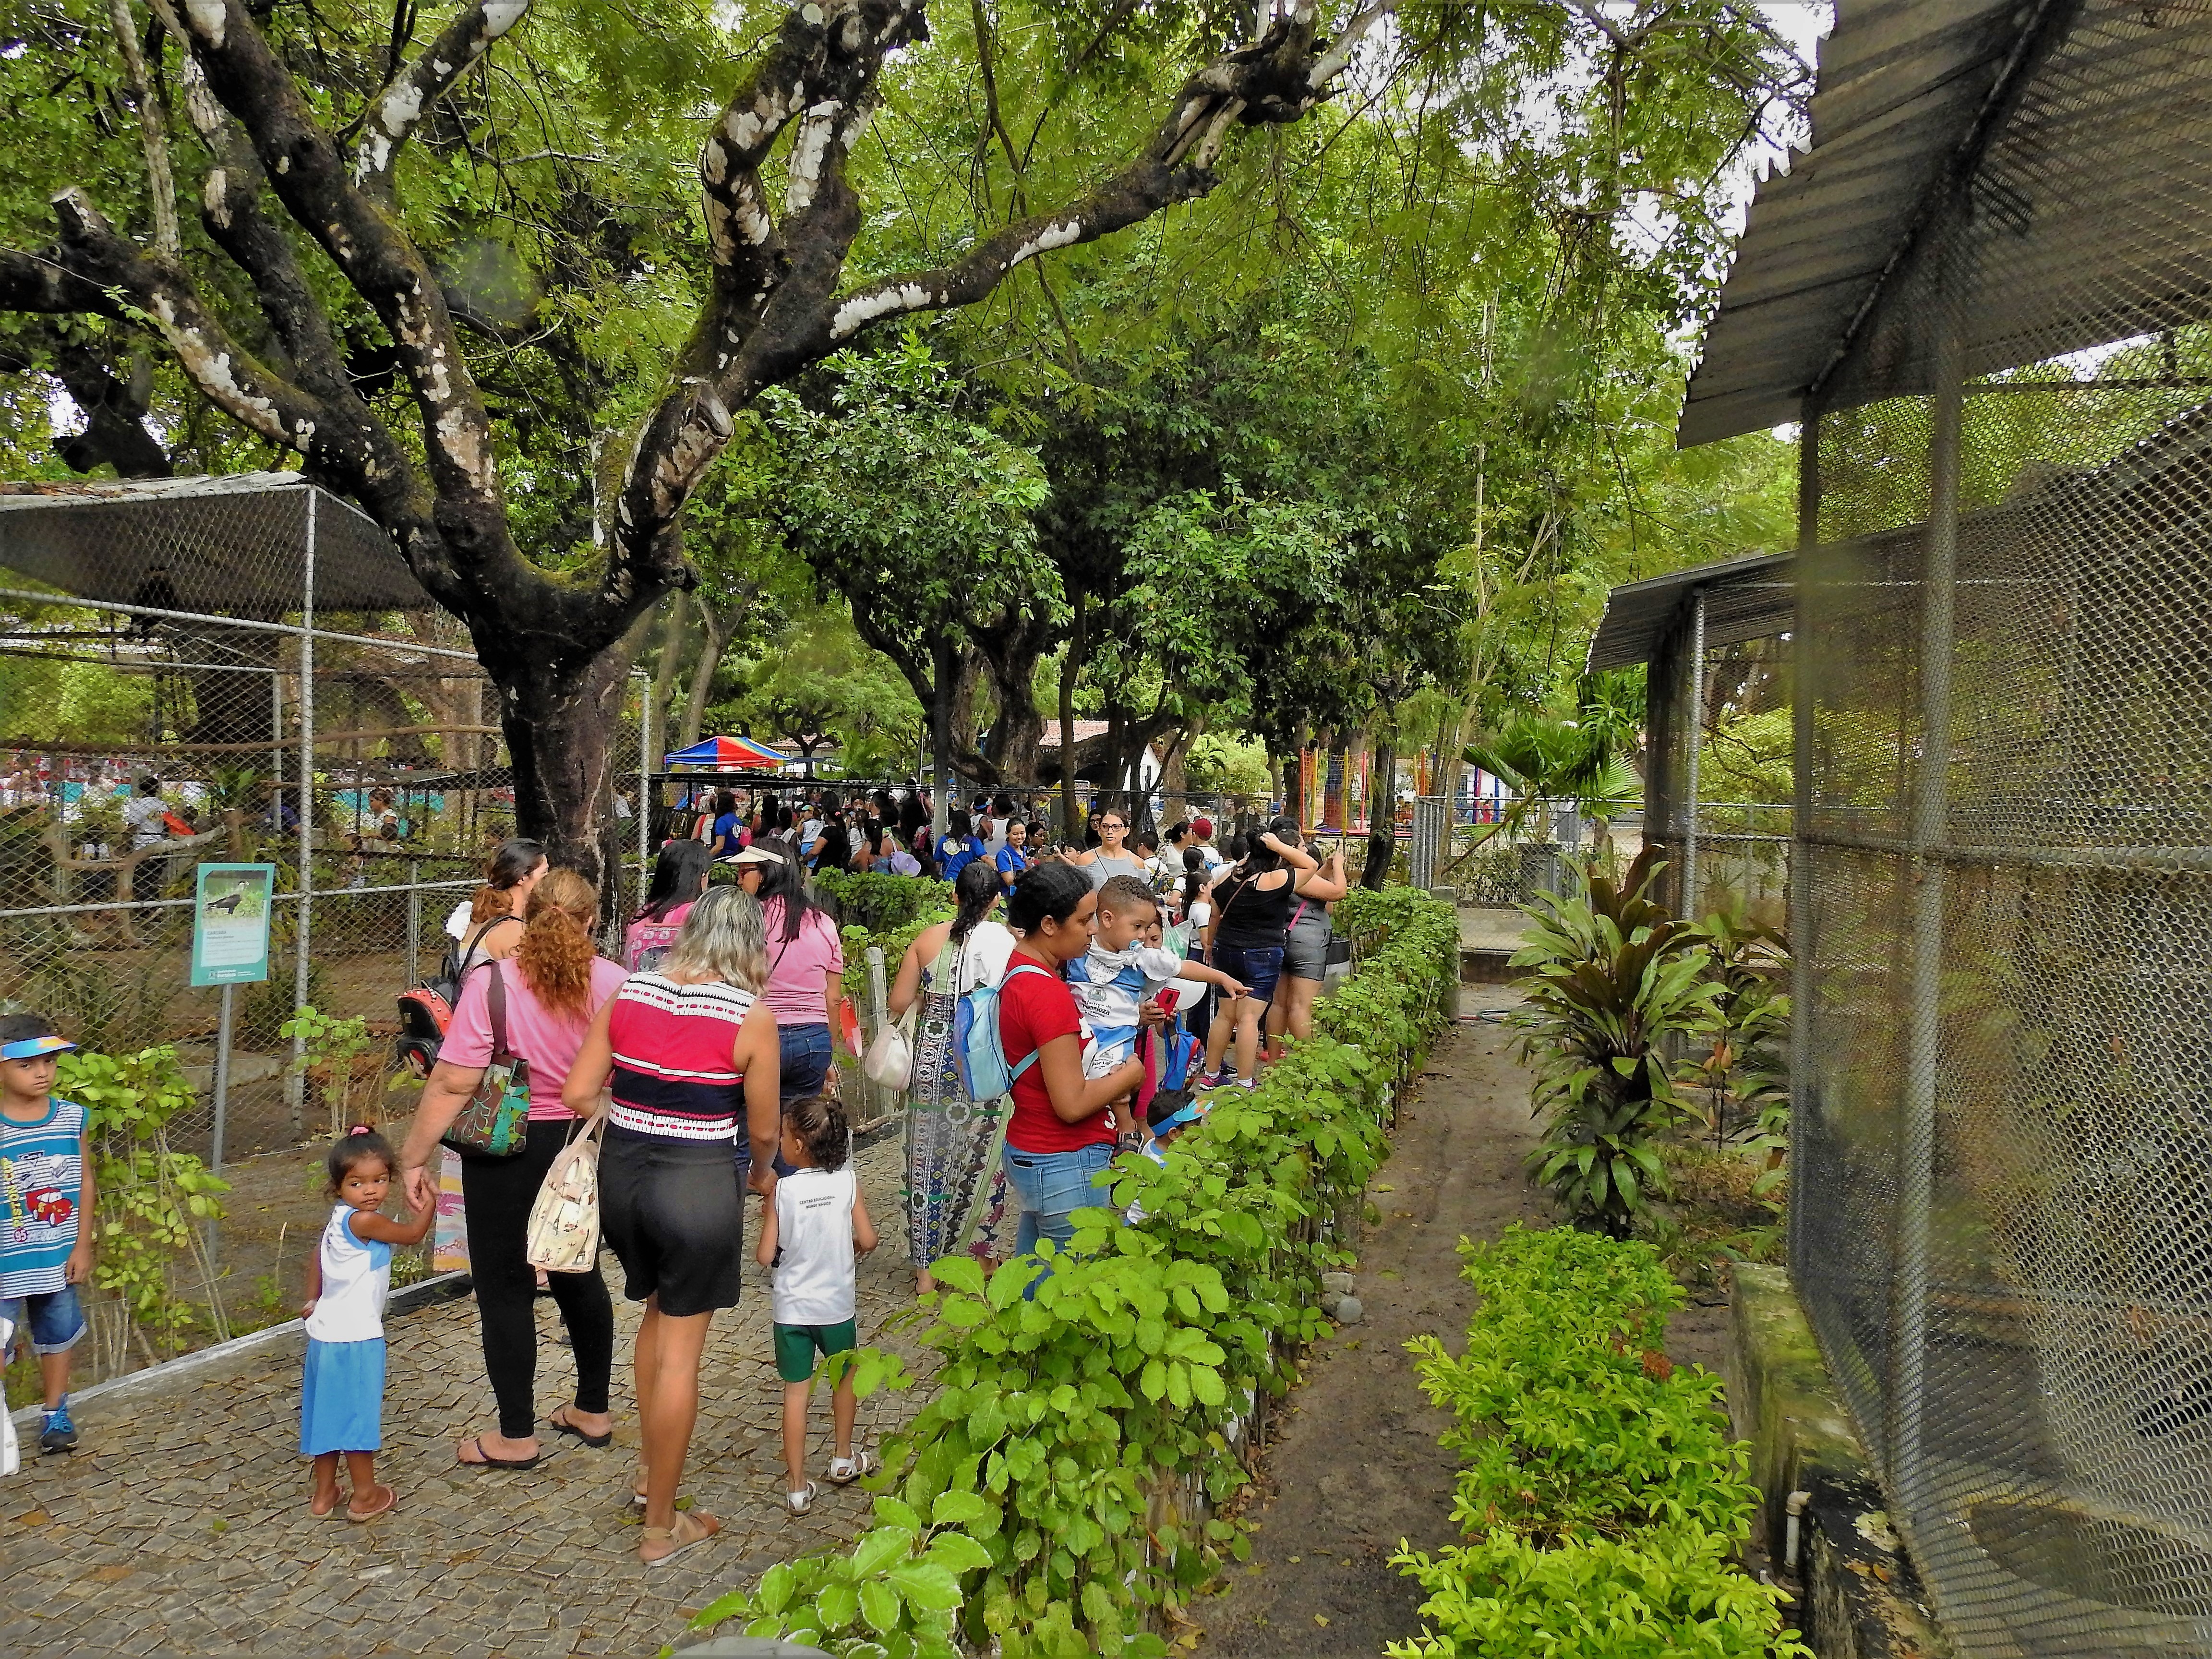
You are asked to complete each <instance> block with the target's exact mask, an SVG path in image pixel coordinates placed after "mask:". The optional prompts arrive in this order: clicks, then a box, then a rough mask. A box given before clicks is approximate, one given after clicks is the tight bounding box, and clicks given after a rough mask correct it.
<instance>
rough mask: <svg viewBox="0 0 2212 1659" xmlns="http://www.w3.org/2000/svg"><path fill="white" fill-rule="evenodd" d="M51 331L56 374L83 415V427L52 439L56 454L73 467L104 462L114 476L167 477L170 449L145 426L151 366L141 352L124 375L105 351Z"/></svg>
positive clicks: (84, 468)
mask: <svg viewBox="0 0 2212 1659" xmlns="http://www.w3.org/2000/svg"><path fill="white" fill-rule="evenodd" d="M50 326H51V325H50ZM54 332H55V335H56V337H55V339H54V341H53V343H52V362H53V370H54V378H55V379H56V380H59V381H60V382H61V383H62V388H63V390H64V391H66V392H68V393H69V395H70V402H72V403H74V404H76V406H77V407H78V408H79V409H80V410H83V411H84V419H85V428H84V430H83V431H82V432H80V433H77V434H76V435H74V436H72V437H68V438H57V439H55V440H54V453H56V454H57V455H58V456H60V457H61V458H62V461H63V463H64V465H66V466H68V468H69V469H70V471H72V472H89V471H92V470H93V468H94V467H95V466H98V465H100V463H101V462H102V461H106V462H108V463H110V464H111V465H113V467H114V468H115V471H116V475H117V476H118V477H125V478H166V477H169V476H170V474H171V473H172V472H173V471H174V470H175V469H174V467H173V465H172V464H171V462H170V459H169V452H168V451H167V450H166V449H164V448H163V447H161V441H160V440H158V439H157V438H155V435H153V434H152V433H151V432H150V431H149V430H148V429H147V427H146V407H147V404H148V401H149V393H150V392H152V390H153V375H152V374H151V373H150V372H149V370H150V368H151V366H150V365H149V363H148V362H147V361H146V360H145V359H144V358H143V356H142V357H139V358H137V360H136V361H135V362H133V364H132V366H131V373H130V374H128V375H122V374H117V373H116V372H115V369H114V368H113V367H112V365H111V364H110V363H109V362H108V359H107V354H106V352H104V351H101V350H100V349H96V348H95V347H94V346H92V345H89V344H88V343H85V342H84V341H82V340H77V339H72V338H70V337H69V336H68V335H66V334H63V333H61V332H60V331H59V330H55V331H54Z"/></svg>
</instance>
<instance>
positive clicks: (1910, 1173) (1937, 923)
mask: <svg viewBox="0 0 2212 1659" xmlns="http://www.w3.org/2000/svg"><path fill="white" fill-rule="evenodd" d="M1959 298H1960V296H1959V295H1957V294H1956V293H1955V292H1954V293H1947V294H1945V295H1943V296H1942V306H1941V310H1940V313H1939V315H1938V318H1937V319H1936V329H1937V340H1936V398H1935V409H1934V419H1933V421H1932V422H1931V425H1930V428H1929V437H1928V478H1929V501H1928V526H1927V536H1926V540H1925V543H1924V546H1925V553H1924V560H1925V562H1924V565H1923V570H1922V574H1921V584H1920V594H1921V608H1920V760H1919V765H1918V766H1917V768H1916V769H1915V770H1914V774H1913V780H1912V821H1911V822H1912V829H1911V862H1910V864H1909V865H1908V866H1906V867H1907V869H1908V870H1909V872H1910V875H1909V878H1908V879H1909V880H1910V881H1911V915H1912V943H1911V964H1912V966H1911V989H1910V992H1909V1001H1908V1003H1907V1007H1906V1024H1905V1089H1904V1112H1903V1121H1902V1123H1901V1124H1900V1126H1899V1127H1900V1129H1901V1133H1900V1134H1899V1139H1898V1170H1897V1238H1896V1247H1895V1248H1896V1253H1897V1254H1896V1269H1895V1275H1894V1278H1893V1283H1892V1288H1891V1296H1892V1305H1891V1329H1892V1331H1893V1346H1892V1347H1891V1349H1890V1356H1889V1359H1890V1376H1889V1413H1888V1414H1889V1425H1888V1428H1889V1443H1890V1480H1891V1481H1892V1482H1893V1485H1894V1486H1895V1487H1896V1489H1897V1491H1898V1492H1899V1495H1900V1496H1901V1497H1902V1498H1903V1499H1904V1502H1905V1506H1906V1508H1907V1510H1909V1511H1910V1512H1911V1513H1912V1514H1914V1515H1916V1516H1917V1515H1918V1514H1920V1513H1921V1512H1922V1511H1923V1504H1924V1503H1925V1500H1926V1498H1927V1492H1926V1490H1925V1487H1926V1471H1925V1468H1923V1458H1922V1450H1921V1433H1920V1431H1921V1419H1922V1407H1923V1397H1924V1389H1925V1387H1926V1383H1927V1362H1928V1249H1929V1204H1930V1201H1931V1200H1932V1196H1933V1188H1934V1185H1935V1171H1936V1092H1937V1089H1938V1087H1939V1077H1938V1071H1939V1067H1940V1066H1941V1065H1942V1037H1943V1033H1942V1018H1943V1014H1942V975H1943V892H1944V873H1945V872H1944V866H1943V860H1942V849H1943V843H1944V841H1945V839H1946V836H1945V825H1946V821H1947V819H1948V816H1949V811H1950V794H1949V782H1950V779H1949V773H1950V768H1951V670H1952V659H1953V656H1954V634H1955V624H1956V621H1957V612H1958V564H1959V456H1960V437H1961V435H1962V428H1963V426H1964V422H1965V412H1966V364H1965V360H1964V354H1963V351H1962V349H1961V346H1960V328H1959V318H1958V314H1957V304H1958V301H1959Z"/></svg>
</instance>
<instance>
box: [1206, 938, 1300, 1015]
mask: <svg viewBox="0 0 2212 1659" xmlns="http://www.w3.org/2000/svg"><path fill="white" fill-rule="evenodd" d="M1213 965H1214V966H1215V967H1216V968H1218V969H1220V970H1221V971H1222V972H1223V973H1225V974H1226V975H1229V977H1230V978H1231V979H1233V980H1237V981H1242V982H1243V984H1245V985H1248V986H1249V987H1251V991H1252V1000H1253V1001H1255V1002H1259V1003H1268V1002H1273V1000H1275V981H1277V980H1279V979H1280V978H1282V976H1283V947H1282V946H1281V945H1267V946H1266V947H1265V948H1261V947H1259V946H1253V947H1250V948H1248V947H1246V946H1244V945H1224V944H1223V943H1222V942H1221V941H1220V940H1219V939H1216V940H1215V941H1214V942H1213Z"/></svg>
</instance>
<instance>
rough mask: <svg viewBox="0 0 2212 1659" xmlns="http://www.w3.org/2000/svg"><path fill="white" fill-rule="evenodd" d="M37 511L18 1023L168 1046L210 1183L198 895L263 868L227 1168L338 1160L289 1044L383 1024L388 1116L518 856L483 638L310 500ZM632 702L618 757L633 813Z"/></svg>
mask: <svg viewBox="0 0 2212 1659" xmlns="http://www.w3.org/2000/svg"><path fill="white" fill-rule="evenodd" d="M25 488H27V487H22V486H10V487H9V491H10V492H19V491H21V490H22V489H25ZM38 488H39V489H40V490H41V491H42V492H44V493H40V494H37V495H26V494H22V493H0V1004H4V1003H9V1002H12V1003H15V1004H20V1005H21V1006H27V1007H30V1008H33V1009H36V1010H38V1011H39V1012H43V1013H45V1014H46V1015H48V1016H49V1017H50V1018H52V1019H53V1020H54V1021H55V1023H56V1024H58V1026H59V1027H60V1028H61V1029H62V1030H64V1032H65V1033H66V1034H67V1035H69V1036H71V1037H72V1038H74V1039H75V1040H76V1041H77V1042H80V1043H82V1045H83V1046H85V1047H86V1048H94V1049H102V1050H107V1051H111V1052H127V1051H131V1050H135V1049H137V1048H144V1047H149V1046H151V1045H154V1044H156V1043H164V1042H167V1043H173V1044H174V1045H175V1046H176V1048H177V1050H178V1054H179V1059H180V1060H181V1061H182V1062H183V1064H184V1066H185V1073H186V1075H187V1077H188V1078H189V1079H191V1081H192V1083H193V1085H194V1086H195V1089H196V1091H197V1096H198V1099H197V1104H196V1106H195V1107H194V1108H193V1109H191V1111H189V1112H187V1113H185V1114H183V1115H180V1116H179V1117H178V1118H177V1119H174V1120H173V1121H172V1123H171V1127H170V1139H171V1144H172V1145H173V1146H175V1147H176V1148H177V1149H178V1150H179V1151H184V1152H192V1153H195V1154H197V1155H198V1156H200V1157H202V1158H210V1159H212V1158H215V1157H216V1154H217V1152H218V1146H217V1138H216V1137H217V1111H218V1102H217V1099H216V1089H215V1086H214V1085H215V1073H216V1038H217V1033H218V1025H219V1021H218V1007H219V999H220V996H221V993H219V992H218V991H216V990H215V989H212V988H207V989H196V988H194V987H191V985H190V983H189V980H190V971H189V969H190V962H191V933H192V898H191V895H192V892H193V890H194V883H195V878H196V872H197V866H199V865H200V864H201V863H202V862H204V861H210V860H213V861H219V862H252V863H267V864H270V865H272V866H275V872H276V874H275V887H276V894H275V904H274V908H273V911H272V920H271V928H270V934H271V938H270V977H269V979H268V980H267V981H265V982H264V983H261V984H254V985H246V986H240V987H237V988H236V989H235V991H234V1021H233V1033H232V1044H231V1051H230V1064H229V1067H228V1089H227V1091H225V1097H224V1098H223V1100H222V1102H221V1109H222V1119H223V1139H222V1144H221V1147H220V1152H221V1153H222V1156H223V1157H224V1158H230V1159H235V1158H241V1157H247V1156H251V1155H252V1153H254V1152H262V1151H268V1150H272V1149H275V1148H277V1147H283V1146H292V1145H294V1144H295V1143H296V1142H298V1141H299V1140H300V1139H303V1138H312V1137H316V1136H319V1135H322V1134H324V1133H327V1132H328V1130H329V1127H330V1125H329V1123H328V1122H327V1121H325V1120H326V1119H327V1117H328V1115H329V1114H328V1112H327V1111H326V1110H325V1109H322V1108H321V1107H320V1106H319V1103H318V1102H317V1100H316V1099H315V1097H314V1095H313V1092H312V1091H308V1090H307V1089H306V1088H304V1087H303V1085H302V1082H301V1078H300V1076H299V1073H298V1072H297V1070H296V1068H295V1061H296V1060H297V1059H298V1058H299V1055H300V1051H299V1048H298V1045H297V1044H296V1042H295V1040H294V1039H293V1038H291V1037H288V1036H283V1034H282V1032H281V1030H280V1029H279V1028H281V1027H282V1026H283V1024H284V1023H285V1022H286V1021H287V1020H289V1019H290V1018H291V1017H292V1015H293V1013H294V1012H295V1009H296V1008H297V1007H298V1006H301V1004H312V1005H313V1006H315V1007H317V1008H319V1009H320V1010H321V1011H323V1012H325V1013H329V1014H331V1015H334V1016H337V1017H341V1018H344V1017H352V1016H361V1017H363V1018H367V1020H368V1023H369V1029H370V1031H371V1033H372V1035H373V1036H376V1037H377V1038H379V1039H380V1040H379V1041H378V1042H377V1043H376V1044H375V1046H374V1048H373V1050H372V1052H371V1054H370V1055H369V1056H368V1057H366V1058H365V1059H364V1060H363V1061H362V1062H361V1065H360V1067H359V1069H360V1073H361V1075H360V1076H359V1077H358V1078H357V1079H355V1080H354V1090H353V1093H354V1096H355V1098H356V1100H357V1101H358V1102H359V1103H361V1104H362V1105H365V1106H369V1107H372V1108H380V1107H381V1105H382V1101H383V1093H384V1090H383V1085H384V1066H385V1062H386V1060H387V1058H388V1056H389V1054H390V1048H391V1045H390V1043H389V1042H388V1040H385V1039H387V1038H388V1036H389V1034H390V1033H392V1031H393V1030H395V1020H394V1014H395V1009H394V998H395V997H396V995H397V994H398V993H399V992H400V991H402V990H404V989H405V988H407V987H409V986H411V985H415V984H418V983H420V982H421V981H422V979H423V977H424V976H425V975H428V974H429V973H431V972H433V971H435V969H436V967H437V965H438V963H439V961H440V958H441V956H442V955H443V953H444V951H445V950H446V948H447V944H448V943H449V940H448V938H447V933H446V924H447V918H448V916H449V915H451V914H452V912H453V909H454V908H455V906H456V905H457V904H459V903H460V902H463V901H465V899H466V897H467V896H468V895H469V893H470V892H471V890H473V889H474V888H475V886H476V885H477V872H479V871H480V870H481V868H482V866H483V858H484V855H485V854H486V852H487V851H488V850H489V848H491V847H493V846H495V845H496V844H497V842H499V841H500V840H501V839H503V838H505V837H506V836H510V835H512V834H513V832H514V805H513V787H512V779H511V775H510V774H509V773H508V771H507V756H506V751H505V748H504V744H503V743H502V741H501V737H500V733H499V729H498V724H497V703H496V700H495V693H494V690H493V688H492V686H491V685H490V684H489V681H488V680H487V679H486V678H484V676H483V672H482V671H481V670H480V668H479V667H478V666H477V662H476V659H475V655H474V653H473V652H472V651H471V649H470V648H469V641H468V638H467V635H466V634H465V630H464V629H462V628H461V626H460V624H459V623H457V622H456V621H454V620H453V618H452V617H447V616H446V615H445V614H444V613H442V612H440V611H435V610H434V609H432V608H430V606H429V605H428V600H427V599H426V597H425V596H423V595H422V592H421V590H420V589H419V588H418V587H416V586H415V584H414V582H413V580H412V578H411V577H410V576H409V575H408V574H407V572H406V570H405V568H404V565H402V564H400V562H399V561H398V554H397V552H396V551H395V550H392V547H391V545H390V544H389V543H388V542H386V541H385V540H384V538H382V536H381V533H380V532H376V531H375V530H374V526H369V525H368V523H367V521H366V520H362V518H361V516H360V515H359V514H358V513H356V512H355V511H354V510H353V509H352V508H350V507H347V506H345V505H344V504H343V502H340V501H337V500H336V499H335V498H333V497H331V496H328V495H324V494H323V493H322V492H320V491H319V490H311V489H307V488H306V487H304V486H303V485H302V483H301V481H300V480H299V479H298V478H297V477H296V475H289V474H287V475H245V476H244V477H234V478H222V479H178V480H165V481H159V482H157V483H150V484H146V485H114V484H109V485H105V486H90V487H84V486H79V487H70V486H62V487H60V488H59V489H58V490H56V489H53V488H52V487H50V486H40V487H38ZM317 599H321V600H322V601H323V603H322V605H317V603H316V601H317ZM340 606H344V607H348V608H345V609H340V608H338V607H340ZM201 607H204V608H201ZM640 684H641V682H639V681H635V680H634V681H633V683H632V687H633V689H632V692H631V696H630V700H629V706H628V708H626V710H625V712H624V714H623V720H622V724H621V729H620V730H618V731H617V732H614V733H612V734H611V749H612V751H613V753H614V756H615V757H616V758H615V766H616V769H617V790H618V791H620V792H623V797H624V799H623V805H624V806H626V807H627V808H629V809H630V810H635V805H636V804H637V802H638V801H639V800H640V799H641V796H640V783H639V773H640V770H641V768H642V767H643V765H644V763H645V761H646V759H647V757H646V756H645V754H644V752H643V736H644V734H643V732H642V731H641V703H640V698H639V691H638V689H637V688H638V686H639V685H640ZM149 786H150V787H149ZM636 840H637V838H636V837H635V836H634V835H630V834H628V833H625V835H624V836H623V845H624V847H625V848H626V850H629V852H630V856H629V857H628V858H627V859H626V860H625V861H624V863H623V868H622V870H621V872H619V881H620V884H621V889H620V893H619V896H618V904H617V908H618V910H620V909H626V908H629V907H631V906H634V904H635V902H636V900H637V897H638V896H639V893H640V888H639V886H638V879H639V872H638V861H637V858H636V856H635V850H634V845H633V844H634V843H635V842H636ZM303 937H304V940H305V950H304V951H302V950H301V942H302V939H303Z"/></svg>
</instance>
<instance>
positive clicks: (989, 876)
mask: <svg viewBox="0 0 2212 1659" xmlns="http://www.w3.org/2000/svg"><path fill="white" fill-rule="evenodd" d="M953 892H954V894H955V895H956V896H957V898H958V900H959V905H960V909H959V914H958V915H956V916H954V917H953V919H952V920H951V921H940V922H939V923H937V924H936V925H935V926H934V927H925V928H924V929H922V931H921V933H919V934H918V935H916V936H915V941H914V943H913V944H912V945H908V947H907V952H906V959H905V960H904V961H903V962H902V963H900V964H899V971H898V980H897V982H896V984H894V985H893V986H892V987H891V995H890V1006H891V1012H892V1014H893V1015H894V1016H895V1017H903V1016H904V1015H905V1013H906V1012H907V1010H908V1009H909V1008H911V1007H913V1006H915V1002H916V1000H919V1001H920V1002H921V1014H920V1016H919V1018H918V1019H917V1021H916V1024H915V1036H914V1076H913V1079H912V1080H911V1081H910V1082H909V1083H908V1087H907V1103H906V1192H905V1202H906V1237H907V1249H908V1254H909V1255H910V1256H911V1257H912V1259H913V1261H914V1271H915V1287H916V1289H917V1290H919V1291H931V1290H934V1289H935V1288H936V1285H935V1282H934V1281H933V1279H931V1278H930V1273H929V1268H930V1264H931V1263H932V1262H934V1261H940V1260H942V1259H943V1258H944V1257H945V1256H948V1255H956V1254H957V1253H958V1252H960V1251H962V1250H963V1249H965V1250H968V1251H970V1252H971V1253H973V1254H975V1255H978V1256H981V1257H983V1258H984V1259H985V1260H989V1259H991V1258H992V1257H993V1256H994V1255H997V1254H998V1252H997V1250H996V1249H995V1248H994V1247H995V1244H996V1239H995V1237H994V1232H995V1228H996V1225H997V1222H998V1219H999V1218H1000V1216H1002V1215H1003V1214H1004V1213H1005V1211H1006V1174H1005V1172H1004V1171H1003V1170H1001V1169H1000V1167H999V1152H1000V1147H1001V1146H1004V1145H1005V1144H1006V1115H1007V1113H1008V1112H1009V1111H1010V1110H1012V1103H1011V1101H1007V1100H999V1101H987V1102H977V1101H972V1100H969V1098H968V1097H967V1096H966V1095H965V1094H964V1093H963V1092H962V1091H961V1087H960V1073H959V1068H958V1067H957V1066H956V1065H955V1064H954V1063H953V1055H952V1016H953V1010H954V1008H955V1006H957V1004H958V1002H959V1000H960V999H961V998H962V997H963V996H964V995H966V994H968V993H969V991H972V990H974V989H975V987H977V986H978V985H995V984H997V983H998V982H999V977H1000V975H1002V974H1003V973H1005V972H1006V958H1007V957H1009V956H1011V955H1012V954H1013V949H1014V935H1013V932H1012V929H1010V928H1009V927H1006V925H1005V924H1004V923H1003V922H998V921H992V920H990V917H991V915H992V912H994V910H996V909H997V908H998V906H999V900H1000V893H1001V889H1000V884H999V873H998V872H997V871H996V870H995V869H994V868H992V867H991V866H989V865H988V864H987V863H985V862H984V861H983V860H980V859H979V860H976V861H975V863H973V864H970V865H969V866H967V867H966V868H965V869H963V870H962V871H961V872H960V876H959V879H958V880H957V882H955V883H954V884H953Z"/></svg>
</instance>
